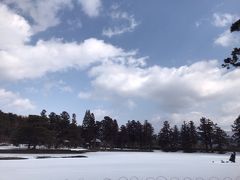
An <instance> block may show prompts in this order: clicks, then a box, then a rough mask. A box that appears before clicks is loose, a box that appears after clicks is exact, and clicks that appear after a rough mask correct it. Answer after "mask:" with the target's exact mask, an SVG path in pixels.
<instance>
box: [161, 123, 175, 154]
mask: <svg viewBox="0 0 240 180" xmlns="http://www.w3.org/2000/svg"><path fill="white" fill-rule="evenodd" d="M171 134H172V129H171V128H170V125H169V123H168V121H165V122H164V123H163V127H162V129H161V130H160V132H159V134H158V137H159V145H160V146H161V148H162V149H163V150H165V151H169V150H170V149H171Z"/></svg>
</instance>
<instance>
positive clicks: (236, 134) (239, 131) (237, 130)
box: [232, 116, 240, 146]
mask: <svg viewBox="0 0 240 180" xmlns="http://www.w3.org/2000/svg"><path fill="white" fill-rule="evenodd" d="M232 132H233V140H234V142H235V143H237V145H238V146H240V116H238V118H237V119H236V120H235V121H234V123H233V125H232Z"/></svg>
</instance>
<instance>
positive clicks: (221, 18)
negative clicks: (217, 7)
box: [213, 13, 238, 27]
mask: <svg viewBox="0 0 240 180" xmlns="http://www.w3.org/2000/svg"><path fill="white" fill-rule="evenodd" d="M237 19H238V16H237V15H233V14H229V13H224V14H221V13H214V14H213V25H214V26H216V27H226V26H229V25H230V24H231V23H233V22H234V21H236V20H237Z"/></svg>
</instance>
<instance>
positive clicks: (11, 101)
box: [0, 88, 35, 112]
mask: <svg viewBox="0 0 240 180" xmlns="http://www.w3.org/2000/svg"><path fill="white" fill-rule="evenodd" d="M0 106H1V109H2V110H4V111H8V112H15V111H17V112H24V111H28V110H34V109H35V106H34V105H33V103H32V102H31V101H30V100H29V99H27V98H22V97H21V96H20V95H19V94H15V93H13V92H11V91H7V90H5V89H1V88H0Z"/></svg>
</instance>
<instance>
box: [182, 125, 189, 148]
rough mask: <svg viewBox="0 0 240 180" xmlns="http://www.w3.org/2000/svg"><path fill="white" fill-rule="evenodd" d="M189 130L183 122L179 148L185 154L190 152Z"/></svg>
mask: <svg viewBox="0 0 240 180" xmlns="http://www.w3.org/2000/svg"><path fill="white" fill-rule="evenodd" d="M190 138H191V137H190V128H189V125H188V124H187V123H186V122H185V121H184V122H183V124H182V128H181V146H182V149H183V150H184V151H185V152H190V151H191V140H190Z"/></svg>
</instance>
